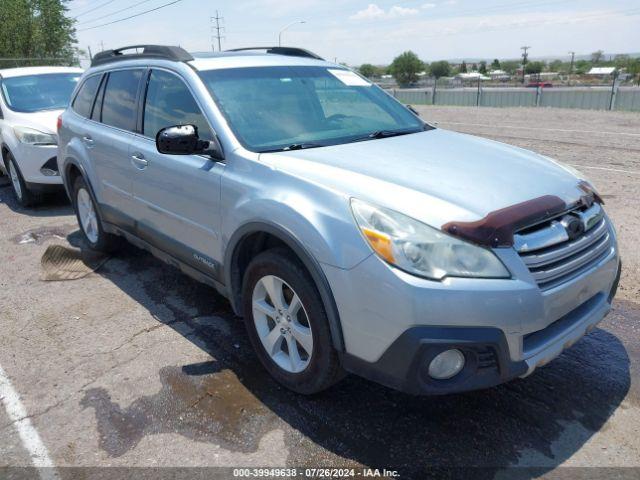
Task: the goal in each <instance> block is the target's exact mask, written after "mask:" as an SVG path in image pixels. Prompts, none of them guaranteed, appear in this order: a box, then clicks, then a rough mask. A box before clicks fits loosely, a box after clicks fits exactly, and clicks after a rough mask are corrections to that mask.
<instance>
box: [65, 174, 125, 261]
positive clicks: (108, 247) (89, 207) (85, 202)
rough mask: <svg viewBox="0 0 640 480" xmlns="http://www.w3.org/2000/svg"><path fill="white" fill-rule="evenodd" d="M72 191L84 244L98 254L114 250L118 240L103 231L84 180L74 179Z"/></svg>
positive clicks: (80, 178) (116, 237)
mask: <svg viewBox="0 0 640 480" xmlns="http://www.w3.org/2000/svg"><path fill="white" fill-rule="evenodd" d="M73 191H74V195H73V207H74V209H75V211H76V217H77V218H78V224H79V225H80V231H81V232H82V236H83V237H84V240H85V242H86V243H87V244H88V245H89V247H91V249H92V250H96V251H99V252H105V253H106V252H111V251H113V250H115V249H116V248H117V246H118V244H119V243H120V238H119V237H118V236H116V235H111V234H109V233H107V232H105V231H104V230H103V228H102V222H101V221H100V215H99V214H98V209H97V208H96V204H95V202H94V200H93V196H92V195H91V191H90V190H89V187H88V185H87V182H86V181H85V180H84V178H82V177H78V178H77V179H76V181H75V183H74V188H73Z"/></svg>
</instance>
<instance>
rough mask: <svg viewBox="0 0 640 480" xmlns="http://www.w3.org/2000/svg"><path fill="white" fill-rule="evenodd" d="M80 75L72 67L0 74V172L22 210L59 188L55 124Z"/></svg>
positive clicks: (4, 71) (80, 71)
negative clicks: (5, 174) (9, 184)
mask: <svg viewBox="0 0 640 480" xmlns="http://www.w3.org/2000/svg"><path fill="white" fill-rule="evenodd" d="M81 74H82V70H81V69H79V68H71V67H25V68H11V69H6V70H0V92H1V94H0V143H1V146H2V162H0V173H2V170H4V171H5V173H8V174H9V176H10V177H11V185H12V186H13V191H14V193H15V196H16V199H17V200H18V202H20V203H21V204H22V205H23V206H25V207H27V206H32V205H33V204H35V203H36V202H37V201H38V199H39V195H40V194H41V193H45V192H47V191H51V190H56V189H60V188H61V186H62V179H61V177H60V174H59V172H58V162H57V160H56V151H57V144H58V138H57V135H56V133H55V132H56V122H57V119H58V116H59V115H60V114H61V113H62V111H63V110H64V109H65V108H66V107H67V104H68V103H69V99H70V97H71V93H72V92H73V89H74V88H75V86H76V84H77V83H78V80H79V78H80V75H81Z"/></svg>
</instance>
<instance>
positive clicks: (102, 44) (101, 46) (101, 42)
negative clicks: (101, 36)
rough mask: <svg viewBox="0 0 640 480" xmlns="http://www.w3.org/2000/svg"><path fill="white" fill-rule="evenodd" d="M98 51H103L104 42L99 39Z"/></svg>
mask: <svg viewBox="0 0 640 480" xmlns="http://www.w3.org/2000/svg"><path fill="white" fill-rule="evenodd" d="M100 51H101V52H104V42H103V41H102V40H100Z"/></svg>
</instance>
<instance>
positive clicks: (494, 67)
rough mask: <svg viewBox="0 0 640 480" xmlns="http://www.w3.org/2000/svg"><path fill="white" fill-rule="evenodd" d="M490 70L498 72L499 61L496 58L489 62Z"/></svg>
mask: <svg viewBox="0 0 640 480" xmlns="http://www.w3.org/2000/svg"><path fill="white" fill-rule="evenodd" d="M491 70H500V60H498V59H497V58H494V59H493V62H491Z"/></svg>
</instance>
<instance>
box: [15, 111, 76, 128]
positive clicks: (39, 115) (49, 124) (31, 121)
mask: <svg viewBox="0 0 640 480" xmlns="http://www.w3.org/2000/svg"><path fill="white" fill-rule="evenodd" d="M62 112H64V110H63V109H59V110H43V111H41V112H32V113H23V112H13V114H12V118H11V123H12V124H13V125H16V126H21V127H29V128H35V129H36V130H39V131H41V132H44V133H53V134H55V133H56V124H57V122H58V117H59V116H60V114H61V113H62Z"/></svg>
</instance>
